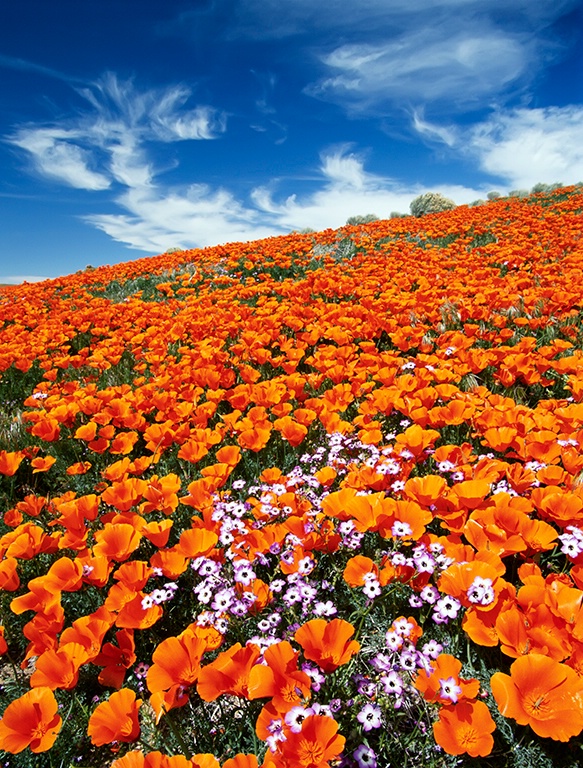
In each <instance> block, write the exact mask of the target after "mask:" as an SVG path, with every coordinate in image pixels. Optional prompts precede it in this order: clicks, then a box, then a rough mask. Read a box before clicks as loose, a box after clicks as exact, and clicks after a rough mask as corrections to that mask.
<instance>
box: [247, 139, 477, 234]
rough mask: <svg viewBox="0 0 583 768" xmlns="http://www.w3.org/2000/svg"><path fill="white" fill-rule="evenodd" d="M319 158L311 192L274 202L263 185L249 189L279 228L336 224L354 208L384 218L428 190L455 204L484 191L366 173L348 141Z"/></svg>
mask: <svg viewBox="0 0 583 768" xmlns="http://www.w3.org/2000/svg"><path fill="white" fill-rule="evenodd" d="M321 160H322V164H321V168H320V172H321V184H320V187H319V189H318V190H316V191H315V192H314V193H312V194H311V195H307V196H305V197H303V198H299V197H298V196H297V195H291V196H289V197H288V198H286V199H285V200H284V201H283V202H280V203H278V202H276V201H275V200H274V198H273V195H272V194H271V193H270V191H269V189H268V188H266V187H263V188H258V189H256V190H255V192H254V193H253V202H254V203H255V205H256V206H257V207H258V208H259V209H260V210H262V211H263V212H264V213H265V214H267V215H269V216H270V217H271V218H272V220H273V222H274V224H275V223H276V224H277V225H278V227H280V228H281V229H282V230H284V231H286V230H290V229H304V228H307V227H310V228H312V229H315V230H321V229H324V228H327V227H332V228H336V227H339V226H342V225H343V224H345V222H346V220H347V219H348V218H349V216H354V215H358V214H360V215H364V214H367V213H374V214H375V215H376V216H378V217H379V218H388V216H389V215H390V213H391V212H392V211H400V212H401V213H408V212H409V204H410V202H411V200H413V199H414V198H415V197H416V196H417V195H419V194H422V193H423V192H428V191H439V192H441V193H442V194H444V195H446V196H447V197H450V198H452V199H453V200H455V202H456V203H458V204H459V205H461V204H463V203H469V202H471V201H472V200H475V199H476V198H478V197H482V196H484V194H485V191H484V190H476V189H469V188H466V187H462V186H456V185H444V186H440V187H439V190H435V189H434V188H432V189H431V190H430V189H428V188H426V187H422V186H420V185H406V184H403V183H400V182H397V181H395V180H394V179H389V178H386V177H382V176H377V175H374V174H371V173H368V172H367V171H365V169H364V166H363V163H362V160H361V159H360V158H359V157H358V156H357V155H354V154H350V153H349V150H348V147H340V148H338V147H337V148H332V149H330V150H329V151H328V152H326V153H323V155H322V158H321ZM344 173H346V177H345V176H344ZM347 179H348V183H347Z"/></svg>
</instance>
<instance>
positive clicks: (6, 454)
mask: <svg viewBox="0 0 583 768" xmlns="http://www.w3.org/2000/svg"><path fill="white" fill-rule="evenodd" d="M23 459H24V453H22V451H0V475H6V476H7V477H12V476H13V475H15V474H16V472H17V471H18V467H19V466H20V464H21V462H22V460H23Z"/></svg>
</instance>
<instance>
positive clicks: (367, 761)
mask: <svg viewBox="0 0 583 768" xmlns="http://www.w3.org/2000/svg"><path fill="white" fill-rule="evenodd" d="M353 756H354V759H355V760H356V763H357V765H358V768H377V756H376V754H375V752H374V750H373V749H372V748H371V747H367V745H366V744H361V745H360V747H358V749H355V750H354V753H353Z"/></svg>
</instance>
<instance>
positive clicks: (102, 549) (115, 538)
mask: <svg viewBox="0 0 583 768" xmlns="http://www.w3.org/2000/svg"><path fill="white" fill-rule="evenodd" d="M141 538H142V535H141V534H140V533H139V532H138V531H137V530H136V529H135V528H134V526H133V525H130V524H129V523H114V524H112V523H107V524H106V525H105V526H104V528H103V529H102V530H100V531H96V533H95V540H96V544H95V545H94V546H93V554H94V555H96V556H99V555H102V556H103V557H106V558H107V559H108V560H116V561H117V562H119V563H121V562H123V561H124V560H127V559H128V557H129V556H130V555H131V554H132V552H133V551H134V550H135V549H137V548H138V547H139V545H140V539H141Z"/></svg>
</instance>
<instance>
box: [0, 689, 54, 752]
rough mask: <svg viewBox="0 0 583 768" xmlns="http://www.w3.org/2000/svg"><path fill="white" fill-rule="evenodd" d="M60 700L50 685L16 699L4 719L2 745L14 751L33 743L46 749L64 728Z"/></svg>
mask: <svg viewBox="0 0 583 768" xmlns="http://www.w3.org/2000/svg"><path fill="white" fill-rule="evenodd" d="M58 707H59V705H58V703H57V700H56V699H55V696H54V694H53V692H52V691H51V689H50V688H46V687H41V688H33V689H32V690H31V691H28V693H25V694H24V695H23V696H21V697H20V698H19V699H15V700H14V701H12V702H11V703H10V704H9V705H8V706H7V707H6V709H5V710H4V714H3V715H2V719H0V749H3V750H4V751H5V752H10V753H11V754H13V755H16V754H18V753H19V752H22V750H23V749H26V747H30V749H31V751H32V752H46V751H47V750H48V749H50V748H51V747H52V746H53V744H54V743H55V739H56V738H57V735H58V733H59V731H60V730H61V723H62V720H61V717H60V716H59V715H58V714H57V710H58Z"/></svg>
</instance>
